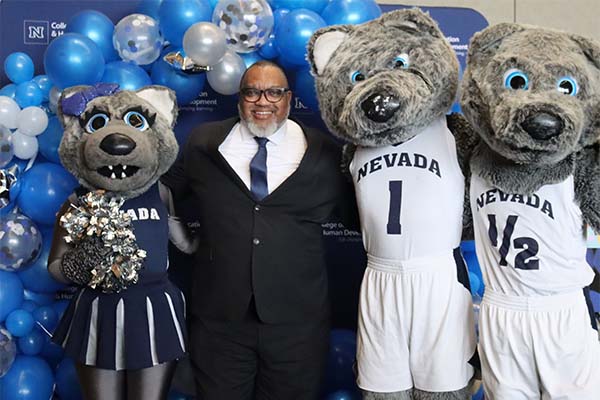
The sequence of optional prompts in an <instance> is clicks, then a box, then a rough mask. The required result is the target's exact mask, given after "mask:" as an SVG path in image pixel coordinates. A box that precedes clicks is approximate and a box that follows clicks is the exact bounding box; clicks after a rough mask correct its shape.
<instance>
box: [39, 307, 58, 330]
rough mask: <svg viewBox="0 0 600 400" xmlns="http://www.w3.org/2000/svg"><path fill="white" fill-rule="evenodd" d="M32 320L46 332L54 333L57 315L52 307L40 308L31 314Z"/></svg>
mask: <svg viewBox="0 0 600 400" xmlns="http://www.w3.org/2000/svg"><path fill="white" fill-rule="evenodd" d="M33 319H35V322H37V323H38V324H39V325H41V326H42V327H43V328H44V329H45V330H46V331H48V332H54V328H56V325H57V324H58V315H57V314H56V311H54V308H53V307H52V306H41V307H39V308H37V309H36V310H35V311H34V312H33Z"/></svg>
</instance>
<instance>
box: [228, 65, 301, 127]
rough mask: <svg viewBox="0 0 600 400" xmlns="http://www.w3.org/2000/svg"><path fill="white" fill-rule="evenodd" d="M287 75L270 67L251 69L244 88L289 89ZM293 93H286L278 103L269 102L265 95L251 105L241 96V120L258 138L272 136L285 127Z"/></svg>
mask: <svg viewBox="0 0 600 400" xmlns="http://www.w3.org/2000/svg"><path fill="white" fill-rule="evenodd" d="M287 87H288V82H287V79H286V77H285V75H284V74H283V73H282V72H281V71H280V70H278V69H277V68H273V67H270V66H265V67H255V68H251V69H250V71H248V72H247V73H246V76H245V79H244V82H243V84H242V89H243V88H253V89H259V90H265V89H270V88H287ZM291 98H292V93H291V92H289V91H288V92H285V93H284V94H283V96H282V97H281V99H280V100H279V101H277V102H276V103H271V102H269V101H267V99H266V97H265V94H264V93H263V94H262V95H261V96H260V98H259V99H258V101H256V102H255V103H251V102H249V101H246V100H245V99H244V97H243V96H242V95H241V94H240V102H239V112H240V118H241V119H242V121H244V122H245V123H246V126H247V127H248V129H249V130H250V132H252V134H254V135H256V136H262V137H265V136H270V135H272V134H273V133H275V131H277V129H279V128H280V127H281V125H283V123H284V122H285V120H286V119H287V117H288V115H289V113H290V102H291Z"/></svg>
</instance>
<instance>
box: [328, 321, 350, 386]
mask: <svg viewBox="0 0 600 400" xmlns="http://www.w3.org/2000/svg"><path fill="white" fill-rule="evenodd" d="M355 358H356V334H355V333H354V332H352V331H349V330H345V329H334V330H332V331H331V334H330V345H329V357H328V359H327V367H326V372H325V389H326V392H325V393H332V392H334V391H336V390H353V389H355V388H356V384H355V376H354V372H353V369H352V365H353V364H354V360H355Z"/></svg>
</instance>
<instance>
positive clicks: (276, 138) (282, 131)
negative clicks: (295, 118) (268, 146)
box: [240, 120, 288, 145]
mask: <svg viewBox="0 0 600 400" xmlns="http://www.w3.org/2000/svg"><path fill="white" fill-rule="evenodd" d="M287 125H288V121H287V120H286V121H285V122H284V124H283V125H281V127H280V128H279V129H277V130H276V131H275V133H273V134H272V135H271V136H267V139H269V142H270V143H273V144H275V145H278V144H281V143H282V142H283V140H284V139H285V136H286V134H287ZM240 136H241V138H242V141H244V142H250V141H252V142H254V135H253V134H252V133H251V132H250V131H249V130H248V128H247V127H246V125H244V124H243V123H241V122H240Z"/></svg>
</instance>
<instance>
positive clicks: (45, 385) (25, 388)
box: [0, 355, 54, 400]
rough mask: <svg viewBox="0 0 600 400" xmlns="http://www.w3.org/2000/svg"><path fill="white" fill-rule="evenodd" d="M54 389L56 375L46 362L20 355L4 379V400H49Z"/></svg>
mask: <svg viewBox="0 0 600 400" xmlns="http://www.w3.org/2000/svg"><path fill="white" fill-rule="evenodd" d="M53 389H54V375H53V374H52V369H50V366H49V365H48V363H46V361H44V360H42V359H41V358H38V357H32V356H26V355H19V356H17V358H16V359H15V362H14V363H13V365H12V368H11V369H10V370H9V371H8V372H7V374H6V375H5V376H4V378H2V386H1V387H0V399H2V400H47V399H49V398H50V397H51V396H52V392H53Z"/></svg>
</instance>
